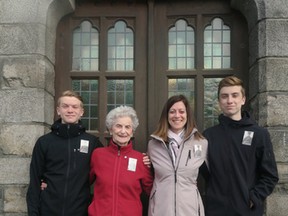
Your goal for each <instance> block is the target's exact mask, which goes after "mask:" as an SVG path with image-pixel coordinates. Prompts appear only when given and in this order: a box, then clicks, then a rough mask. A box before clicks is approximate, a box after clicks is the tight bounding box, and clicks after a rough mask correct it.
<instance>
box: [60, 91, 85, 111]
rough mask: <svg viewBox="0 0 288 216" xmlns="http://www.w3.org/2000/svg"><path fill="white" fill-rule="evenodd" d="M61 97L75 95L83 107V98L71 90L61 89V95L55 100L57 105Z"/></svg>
mask: <svg viewBox="0 0 288 216" xmlns="http://www.w3.org/2000/svg"><path fill="white" fill-rule="evenodd" d="M62 97H75V98H77V99H78V100H80V102H81V103H80V105H81V107H82V108H83V106H84V105H83V99H82V97H81V96H80V95H79V94H78V93H77V92H74V91H72V90H66V91H63V92H62V94H61V96H60V97H59V98H58V101H57V106H60V103H61V98H62Z"/></svg>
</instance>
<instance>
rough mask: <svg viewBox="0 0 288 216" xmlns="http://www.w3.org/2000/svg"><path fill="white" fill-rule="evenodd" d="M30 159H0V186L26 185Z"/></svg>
mask: <svg viewBox="0 0 288 216" xmlns="http://www.w3.org/2000/svg"><path fill="white" fill-rule="evenodd" d="M30 161H31V159H30V158H0V170H1V172H0V182H1V184H28V181H29V167H30Z"/></svg>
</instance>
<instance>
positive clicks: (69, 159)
mask: <svg viewBox="0 0 288 216" xmlns="http://www.w3.org/2000/svg"><path fill="white" fill-rule="evenodd" d="M69 129H70V125H69V124H68V125H67V135H68V167H67V172H66V179H65V185H64V200H63V206H62V215H63V216H65V207H66V204H67V203H66V198H67V191H68V180H69V173H70V162H71V155H70V150H71V146H70V144H71V140H70V134H69Z"/></svg>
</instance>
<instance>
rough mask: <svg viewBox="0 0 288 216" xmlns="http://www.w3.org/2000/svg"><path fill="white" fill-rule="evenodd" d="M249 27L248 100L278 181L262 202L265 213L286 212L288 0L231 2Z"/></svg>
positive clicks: (281, 215) (278, 214)
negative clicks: (266, 142)
mask: <svg viewBox="0 0 288 216" xmlns="http://www.w3.org/2000/svg"><path fill="white" fill-rule="evenodd" d="M231 5H233V6H234V7H235V8H236V9H238V10H240V11H241V12H242V13H243V14H244V16H245V17H246V19H247V22H248V26H249V32H250V33H249V47H250V48H249V52H250V59H249V60H250V69H249V100H250V102H251V108H252V110H253V114H254V116H255V118H256V120H257V121H258V123H259V125H260V126H263V127H266V128H267V129H268V130H269V132H270V135H271V139H272V143H273V147H274V153H275V156H276V160H277V165H278V172H279V177H280V181H279V183H278V185H277V186H276V188H275V190H274V192H273V193H272V194H271V195H270V196H269V197H268V199H267V202H266V215H267V216H286V215H287V212H288V205H287V203H288V194H287V191H288V186H287V185H288V184H287V183H288V175H287V173H288V145H287V144H288V117H287V114H288V112H287V111H288V108H287V107H288V19H287V17H288V2H287V1H286V0H273V1H271V0H245V1H238V0H235V1H233V0H232V1H231Z"/></svg>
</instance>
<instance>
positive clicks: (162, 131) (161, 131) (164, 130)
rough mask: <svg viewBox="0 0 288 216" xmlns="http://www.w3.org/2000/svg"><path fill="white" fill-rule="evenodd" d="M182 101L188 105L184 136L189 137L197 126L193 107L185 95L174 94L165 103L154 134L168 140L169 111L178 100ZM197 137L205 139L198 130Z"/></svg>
mask: <svg viewBox="0 0 288 216" xmlns="http://www.w3.org/2000/svg"><path fill="white" fill-rule="evenodd" d="M180 101H182V102H183V103H184V105H185V107H186V112H187V122H186V124H185V126H184V127H185V135H184V138H187V137H188V136H189V135H190V134H191V133H192V131H193V129H194V128H197V126H196V121H195V118H194V115H193V111H192V109H191V106H190V104H189V101H188V100H187V98H186V97H185V96H184V95H174V96H172V97H170V98H169V99H168V100H167V102H166V103H165V105H164V107H163V109H162V113H161V116H160V119H159V122H158V125H157V128H156V130H155V131H154V133H153V135H156V136H159V137H161V138H162V139H163V140H164V141H165V142H167V141H168V129H169V122H168V113H169V110H170V108H171V107H172V106H173V105H174V104H175V103H177V102H180ZM195 138H196V139H201V138H202V139H203V138H204V137H203V135H202V134H201V133H200V132H199V131H197V132H196V133H195Z"/></svg>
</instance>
